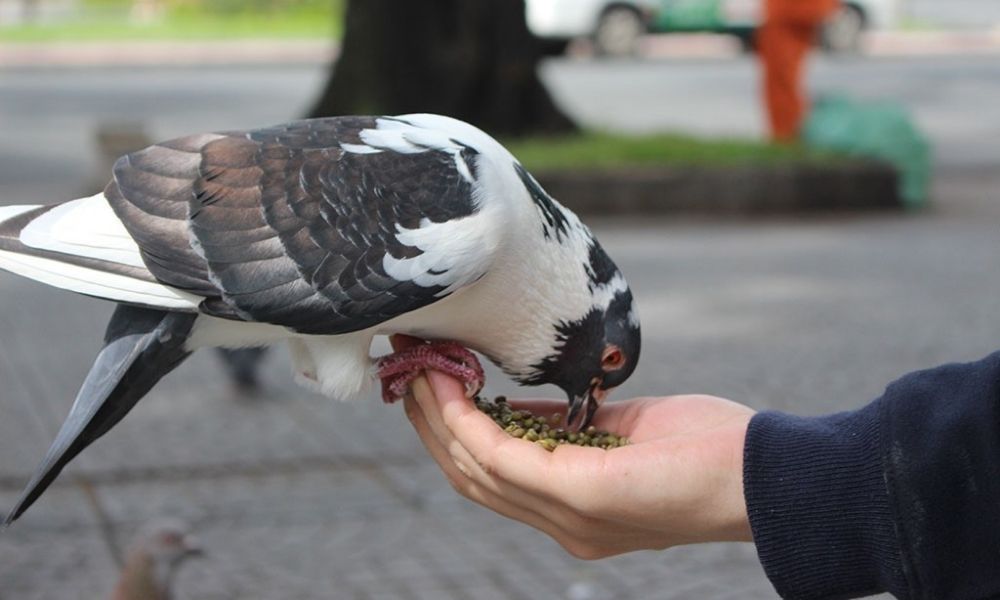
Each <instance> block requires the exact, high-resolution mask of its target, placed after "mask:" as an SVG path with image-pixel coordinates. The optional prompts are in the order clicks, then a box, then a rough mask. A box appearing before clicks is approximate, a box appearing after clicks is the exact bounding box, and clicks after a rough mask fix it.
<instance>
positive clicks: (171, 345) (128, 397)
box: [4, 304, 197, 526]
mask: <svg viewBox="0 0 1000 600" xmlns="http://www.w3.org/2000/svg"><path fill="white" fill-rule="evenodd" d="M196 318H197V315H194V314H187V313H177V312H167V311H161V310H153V309H148V308H137V307H133V306H128V305H124V304H120V305H118V308H116V309H115V312H114V314H113V315H112V316H111V321H110V322H109V323H108V329H107V332H106V333H105V335H104V343H105V345H104V348H103V349H102V350H101V352H100V354H98V355H97V360H95V361H94V366H93V367H91V369H90V373H88V374H87V379H86V380H85V381H84V382H83V386H82V387H81V388H80V391H79V393H77V396H76V400H75V401H74V402H73V407H72V408H71V409H70V413H69V416H68V417H66V420H65V421H64V422H63V425H62V427H61V428H60V430H59V433H58V435H56V439H55V441H54V442H53V443H52V446H51V447H50V448H49V451H48V453H47V454H46V455H45V458H44V460H42V463H41V464H40V465H39V467H38V468H37V469H36V471H35V474H34V476H33V477H32V478H31V481H30V482H28V485H27V486H26V487H25V489H24V492H23V493H22V495H21V497H20V499H19V500H18V501H17V504H16V505H15V506H14V508H13V510H11V511H10V513H9V514H8V515H7V518H6V519H5V520H4V525H5V526H7V525H10V524H11V523H13V522H14V520H15V519H17V518H18V517H20V516H21V514H22V513H24V511H25V510H27V509H28V507H29V506H31V505H32V503H34V502H35V500H36V499H38V497H39V496H40V495H41V494H42V492H44V491H45V489H46V488H47V487H48V486H49V484H51V483H52V481H53V480H54V479H55V478H56V477H57V476H58V475H59V472H60V471H62V469H63V467H65V466H66V464H67V463H69V461H71V460H72V459H73V458H74V457H75V456H76V455H77V454H79V453H80V451H81V450H83V449H84V448H86V447H87V446H89V445H90V444H91V443H93V442H94V441H95V440H96V439H97V438H99V437H101V436H102V435H104V434H105V433H107V432H108V430H110V429H111V428H112V427H114V426H115V424H117V423H118V422H119V421H121V420H122V418H123V417H124V416H125V415H126V414H127V413H128V411H130V410H131V409H132V407H133V406H135V404H136V402H138V401H139V399H140V398H142V397H143V395H145V394H146V392H148V391H149V390H150V389H151V388H152V387H153V385H155V384H156V382H157V381H159V380H160V378H162V377H163V376H164V375H166V374H167V373H169V372H170V371H172V370H173V369H174V368H175V367H176V366H177V365H179V364H180V363H181V362H182V361H183V360H184V359H185V358H187V357H188V356H189V355H190V352H189V351H187V350H185V348H184V343H185V341H186V340H187V338H188V336H189V335H190V333H191V329H192V327H193V325H194V321H195V319H196Z"/></svg>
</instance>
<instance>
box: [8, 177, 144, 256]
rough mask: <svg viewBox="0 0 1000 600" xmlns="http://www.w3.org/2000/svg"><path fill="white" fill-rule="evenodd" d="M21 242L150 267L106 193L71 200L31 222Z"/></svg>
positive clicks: (55, 250) (43, 248) (35, 246)
mask: <svg viewBox="0 0 1000 600" xmlns="http://www.w3.org/2000/svg"><path fill="white" fill-rule="evenodd" d="M21 243H23V244H24V245H25V246H30V247H31V248H35V249H38V250H50V251H52V252H61V253H63V254H72V255H74V256H85V257H87V258H96V259H98V260H106V261H108V262H114V263H119V264H123V265H130V266H133V267H139V268H143V269H144V268H146V265H145V263H143V262H142V257H141V255H140V253H139V246H138V245H136V243H135V240H133V239H132V236H130V235H129V234H128V231H126V230H125V226H124V225H122V222H121V220H119V219H118V216H117V215H115V213H114V211H113V210H112V209H111V205H110V204H108V201H107V200H106V199H105V198H104V194H97V195H95V196H91V197H89V198H81V199H79V200H71V201H70V202H66V203H64V204H60V205H59V206H57V207H55V208H53V209H52V210H50V211H48V212H46V213H45V214H43V215H41V216H40V217H38V218H37V219H35V220H33V221H31V223H28V225H27V226H26V227H25V228H24V229H23V230H22V231H21Z"/></svg>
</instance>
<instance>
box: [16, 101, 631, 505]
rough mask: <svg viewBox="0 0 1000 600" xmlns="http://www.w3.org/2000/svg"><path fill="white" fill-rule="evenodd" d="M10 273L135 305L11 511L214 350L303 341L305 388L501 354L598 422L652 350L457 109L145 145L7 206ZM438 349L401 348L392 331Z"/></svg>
mask: <svg viewBox="0 0 1000 600" xmlns="http://www.w3.org/2000/svg"><path fill="white" fill-rule="evenodd" d="M0 268H2V269H6V270H8V271H11V272H13V273H16V274H19V275H23V276H25V277H29V278H31V279H35V280H38V281H41V282H43V283H47V284H49V285H53V286H55V287H59V288H63V289H67V290H71V291H74V292H78V293H81V294H86V295H89V296H95V297H98V298H104V299H107V300H112V301H114V302H117V303H118V307H117V308H116V310H115V312H114V314H113V316H112V317H111V322H110V323H109V324H108V328H107V332H106V334H105V346H104V348H103V349H102V350H101V352H100V354H99V355H98V357H97V359H96V361H95V363H94V366H93V367H92V368H91V371H90V373H89V375H88V376H87V378H86V380H85V381H84V383H83V386H82V388H81V389H80V391H79V393H78V395H77V397H76V400H75V402H74V404H73V406H72V408H71V410H70V414H69V416H68V417H67V419H66V421H65V422H64V423H63V426H62V428H61V430H60V431H59V433H58V435H57V437H56V440H55V442H54V443H53V444H52V447H51V448H50V449H49V451H48V454H47V455H46V456H45V458H44V460H43V461H42V463H41V465H40V466H39V468H38V470H37V471H36V473H35V475H34V477H33V478H32V480H31V481H30V482H29V483H28V485H27V487H26V489H25V491H24V493H23V495H22V496H21V498H20V499H19V500H18V502H17V505H16V506H15V507H14V509H13V510H12V511H11V512H10V513H9V515H8V516H7V519H6V524H10V523H11V522H12V521H13V520H14V519H16V518H17V517H19V516H20V515H21V514H22V513H23V512H24V511H25V509H27V508H28V506H30V505H31V504H32V503H33V502H34V501H35V500H36V499H37V498H38V496H39V495H40V494H41V493H42V492H43V491H44V490H45V488H46V487H47V486H48V485H49V484H50V483H51V482H52V480H53V479H54V478H55V477H56V476H57V475H58V473H59V472H60V470H61V469H62V468H63V467H64V466H65V465H66V464H67V463H68V462H69V461H70V460H71V459H72V458H73V457H74V456H76V455H77V454H78V453H79V452H80V451H81V450H82V449H83V448H85V447H86V446H87V445H89V444H90V443H91V442H93V441H94V440H96V439H97V438H98V437H100V436H101V435H103V434H104V433H106V432H107V431H108V430H109V429H110V428H111V427H113V426H114V425H115V424H116V423H118V421H120V420H121V419H122V417H124V416H125V414H126V413H127V412H128V411H129V410H130V409H131V408H132V407H133V406H134V405H135V403H136V402H137V401H138V400H139V399H140V398H142V396H143V395H144V394H146V392H148V391H149V389H150V388H152V386H153V385H154V384H155V383H156V382H157V381H158V380H159V379H160V378H161V377H163V376H164V375H166V374H167V373H168V372H170V371H171V370H172V369H173V368H174V367H176V366H177V365H179V364H180V363H181V362H182V361H183V360H184V359H185V358H187V357H188V355H190V353H192V352H193V351H194V350H195V349H197V348H201V347H205V346H215V347H220V346H224V347H246V346H261V345H268V344H272V343H275V342H286V343H287V344H288V346H289V348H290V351H291V356H292V362H293V364H294V366H295V369H296V370H297V372H298V374H299V375H300V376H301V379H304V380H305V381H307V382H311V383H312V384H314V385H315V386H316V387H318V388H319V389H320V390H321V391H322V392H324V393H325V394H327V395H328V396H332V397H335V398H348V397H352V396H357V395H358V394H359V393H360V392H361V391H362V390H363V389H364V388H365V387H366V384H367V383H368V382H369V381H370V380H371V379H372V374H373V373H376V372H377V375H378V376H379V377H380V378H381V379H382V384H383V398H384V399H386V400H387V401H391V400H393V399H395V398H398V397H400V396H401V395H402V394H404V393H406V389H407V386H408V384H409V382H410V381H411V380H412V379H413V378H414V377H416V376H417V375H418V374H419V373H420V372H421V371H422V370H423V369H425V368H435V369H439V370H442V371H445V372H447V373H451V374H453V375H455V376H458V377H460V378H462V379H464V380H465V381H466V382H467V389H468V392H469V394H470V395H472V394H474V393H476V392H478V391H479V389H480V388H481V386H482V383H483V371H482V368H481V366H480V365H479V363H478V361H476V359H475V357H474V356H473V355H472V354H471V353H470V352H469V351H468V350H466V348H470V349H472V350H475V351H477V352H480V353H482V354H483V355H485V356H486V357H488V358H489V359H490V360H491V361H493V362H494V363H496V364H497V365H498V366H499V367H500V368H501V369H502V370H503V371H504V372H505V373H507V374H508V375H510V376H511V377H512V378H513V379H515V380H516V381H518V382H520V383H521V384H525V385H540V384H545V383H552V384H555V385H557V386H559V387H560V388H562V389H563V390H564V391H565V392H566V394H567V396H568V398H569V410H568V416H567V423H568V424H569V425H570V426H578V427H583V426H586V425H587V423H589V421H590V419H591V418H592V416H593V414H594V411H595V410H596V409H597V407H598V405H599V403H600V402H601V401H602V400H603V397H604V395H605V393H606V391H607V390H608V389H610V388H613V387H615V386H617V385H619V384H621V383H622V382H624V381H625V379H627V378H628V376H629V375H630V374H631V373H632V371H633V370H634V369H635V366H636V362H637V361H638V358H639V346H640V335H639V320H638V317H637V315H636V312H635V308H634V307H633V303H632V293H631V291H630V290H629V287H628V285H627V284H626V282H625V278H624V277H623V276H622V274H621V272H620V271H619V270H618V268H617V267H616V266H615V264H614V263H613V262H612V261H611V259H610V258H609V257H608V255H607V254H606V253H605V252H604V250H603V249H602V248H601V246H600V244H599V243H598V242H597V240H596V239H594V236H593V235H591V233H590V230H589V229H587V227H586V226H584V225H583V224H582V223H581V222H580V220H579V219H578V218H577V216H576V215H575V214H573V213H572V212H571V211H569V210H567V209H566V208H564V207H563V206H561V205H560V204H559V203H558V202H556V201H555V200H553V199H552V198H551V197H550V196H549V195H548V194H546V193H545V191H544V190H542V188H541V187H540V186H539V185H538V183H537V182H536V181H535V179H534V178H533V177H532V176H531V175H530V174H528V172H527V171H526V170H525V169H524V168H523V167H522V166H521V165H520V164H519V163H518V162H517V160H516V159H515V158H514V157H513V156H512V155H511V154H510V153H509V152H508V151H507V150H506V149H504V148H503V146H501V145H500V144H499V143H498V142H497V141H496V140H494V139H493V138H491V137H490V136H488V135H487V134H485V133H483V132H482V131H480V130H479V129H476V128H475V127H473V126H471V125H469V124H467V123H464V122H462V121H458V120H455V119H451V118H448V117H443V116H438V115H430V114H413V115H404V116H397V117H334V118H326V119H313V120H304V121H297V122H293V123H289V124H286V125H280V126H275V127H269V128H265V129H256V130H251V131H231V132H223V133H209V134H201V135H191V136H187V137H182V138H178V139H175V140H171V141H168V142H163V143H160V144H155V145H153V146H150V147H148V148H146V149H144V150H140V151H138V152H133V153H131V154H127V155H125V156H123V157H122V158H120V159H119V160H118V161H117V162H116V163H115V166H114V176H113V178H112V180H111V182H110V183H109V184H108V186H107V187H106V188H105V190H104V192H103V193H101V194H98V195H96V196H92V197H89V198H82V199H79V200H72V201H69V202H65V203H63V204H56V205H46V206H8V207H0ZM395 333H402V334H409V335H413V336H417V337H421V338H425V339H429V340H433V341H432V342H431V343H428V344H423V345H418V346H415V347H413V348H409V349H407V350H405V351H403V352H401V353H396V354H392V355H389V356H388V357H383V358H380V359H372V358H371V357H370V355H369V353H370V346H371V342H372V339H373V337H374V336H376V335H388V334H395Z"/></svg>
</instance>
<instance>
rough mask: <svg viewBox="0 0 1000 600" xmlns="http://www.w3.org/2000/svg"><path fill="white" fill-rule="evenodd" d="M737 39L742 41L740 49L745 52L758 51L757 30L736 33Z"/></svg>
mask: <svg viewBox="0 0 1000 600" xmlns="http://www.w3.org/2000/svg"><path fill="white" fill-rule="evenodd" d="M734 35H735V36H736V40H737V41H739V43H740V50H741V51H742V52H743V53H744V54H753V53H755V52H757V32H756V30H753V29H751V30H749V31H741V32H739V33H736V34H734Z"/></svg>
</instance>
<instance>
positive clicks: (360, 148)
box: [340, 143, 382, 154]
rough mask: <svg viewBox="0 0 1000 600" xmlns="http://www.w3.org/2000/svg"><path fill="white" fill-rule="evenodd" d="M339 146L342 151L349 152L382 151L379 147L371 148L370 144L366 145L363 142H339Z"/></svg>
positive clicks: (375, 152) (370, 152)
mask: <svg viewBox="0 0 1000 600" xmlns="http://www.w3.org/2000/svg"><path fill="white" fill-rule="evenodd" d="M340 147H341V149H343V151H344V152H350V153H351V154H378V153H379V152H382V150H381V149H379V148H372V147H371V146H366V145H364V144H347V143H341V144H340Z"/></svg>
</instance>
